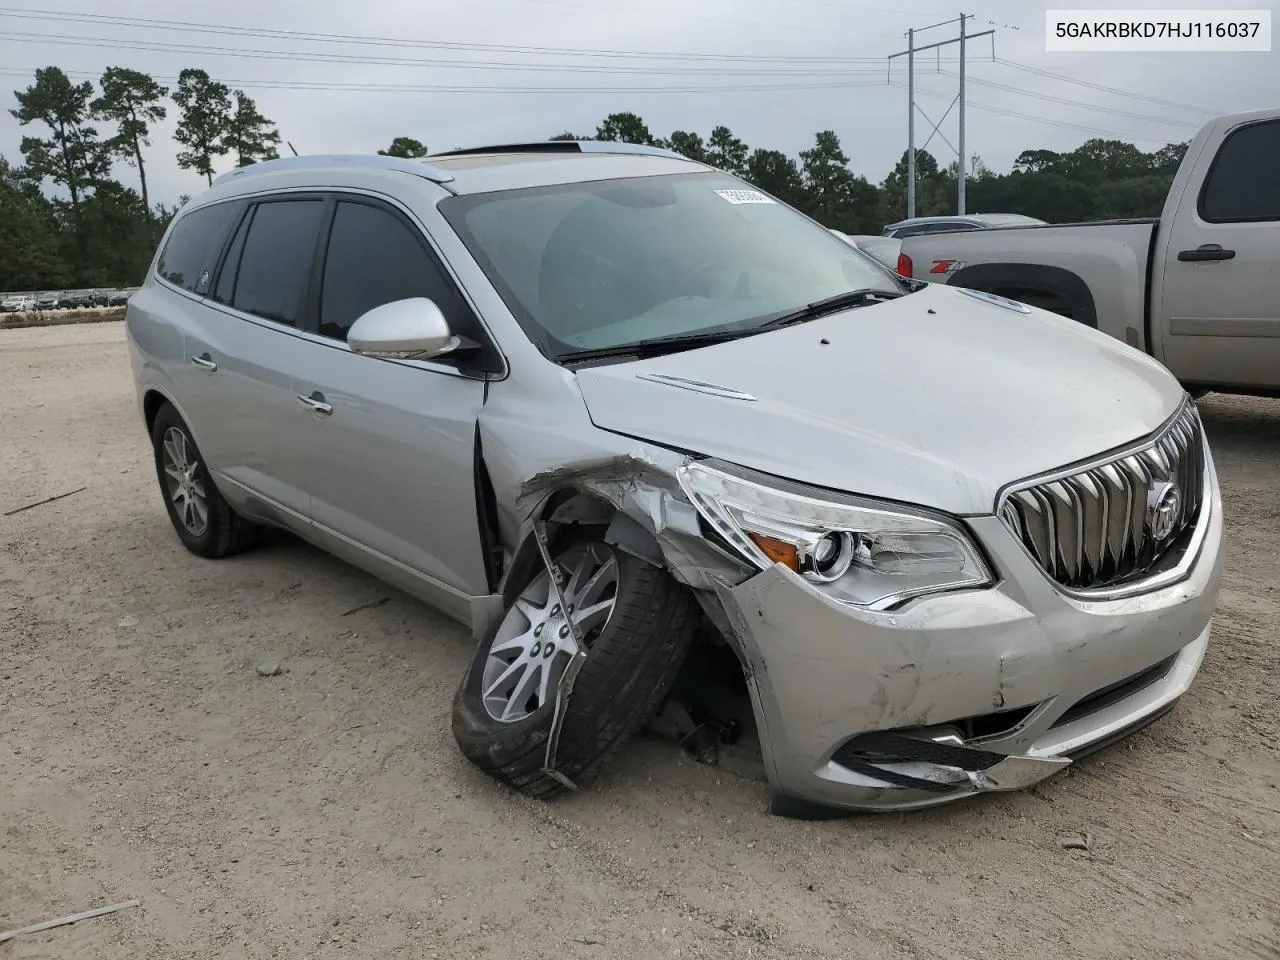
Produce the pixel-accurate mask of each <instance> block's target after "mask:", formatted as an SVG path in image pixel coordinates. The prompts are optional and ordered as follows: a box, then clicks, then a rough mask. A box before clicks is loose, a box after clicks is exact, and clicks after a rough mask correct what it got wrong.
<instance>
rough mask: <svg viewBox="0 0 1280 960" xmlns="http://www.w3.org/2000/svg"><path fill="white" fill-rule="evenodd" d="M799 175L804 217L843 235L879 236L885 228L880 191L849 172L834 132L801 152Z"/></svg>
mask: <svg viewBox="0 0 1280 960" xmlns="http://www.w3.org/2000/svg"><path fill="white" fill-rule="evenodd" d="M800 171H801V173H802V175H803V177H804V204H803V206H802V207H801V209H802V210H804V212H805V213H807V214H809V216H811V217H813V219H815V220H817V221H818V222H819V223H821V224H822V225H823V226H826V227H830V228H832V229H834V230H840V231H842V232H844V233H879V232H880V229H881V227H883V225H884V219H883V207H884V205H883V202H882V197H881V193H880V190H879V189H878V188H877V187H875V186H874V185H873V184H871V183H869V182H867V179H866V177H860V176H855V175H854V173H853V171H851V170H850V169H849V157H848V156H847V155H846V154H845V152H844V150H843V149H841V147H840V138H839V137H837V136H836V134H835V132H834V131H832V130H823V131H821V132H819V133H818V134H817V135H816V136H815V137H814V142H813V146H812V147H810V148H809V149H808V150H801V151H800Z"/></svg>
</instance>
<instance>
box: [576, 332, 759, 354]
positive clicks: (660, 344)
mask: <svg viewBox="0 0 1280 960" xmlns="http://www.w3.org/2000/svg"><path fill="white" fill-rule="evenodd" d="M759 329H760V328H759V327H751V328H749V329H747V330H717V331H716V332H714V333H683V334H679V335H677V336H673V337H652V338H650V339H648V340H635V341H632V342H631V343H620V344H618V345H617V346H612V347H597V348H596V349H594V350H573V351H570V352H569V353H562V354H560V355H559V356H558V357H557V358H556V359H558V360H600V359H604V358H606V357H656V356H660V355H661V354H664V353H675V352H677V351H679V350H692V349H695V348H697V347H705V346H710V345H711V344H714V343H726V342H728V341H730V340H737V339H739V338H741V337H749V336H751V335H752V334H753V333H755V332H756V331H758V330H759Z"/></svg>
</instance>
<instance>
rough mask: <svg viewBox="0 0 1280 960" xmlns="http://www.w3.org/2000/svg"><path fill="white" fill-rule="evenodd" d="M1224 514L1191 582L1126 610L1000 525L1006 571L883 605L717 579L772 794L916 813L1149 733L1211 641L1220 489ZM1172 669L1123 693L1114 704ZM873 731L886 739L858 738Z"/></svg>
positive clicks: (785, 575)
mask: <svg viewBox="0 0 1280 960" xmlns="http://www.w3.org/2000/svg"><path fill="white" fill-rule="evenodd" d="M1215 490H1216V487H1215ZM1211 509H1212V511H1213V513H1212V515H1211V517H1210V521H1209V524H1208V528H1207V530H1206V536H1205V539H1204V543H1203V546H1202V548H1201V554H1200V557H1199V558H1198V560H1197V563H1196V565H1195V567H1194V568H1193V569H1192V571H1191V573H1190V575H1189V576H1188V577H1187V579H1186V580H1184V581H1182V582H1181V583H1178V584H1176V585H1173V586H1170V587H1167V588H1165V589H1162V590H1159V591H1155V592H1153V593H1150V594H1144V595H1140V596H1136V597H1130V598H1126V599H1123V600H1116V601H1109V602H1101V603H1085V602H1081V601H1077V600H1074V599H1072V598H1069V597H1066V596H1064V595H1063V594H1062V593H1061V592H1059V591H1057V590H1056V589H1055V588H1054V586H1053V585H1052V584H1051V583H1049V581H1048V580H1047V579H1046V578H1045V577H1043V575H1041V574H1040V572H1039V571H1038V570H1036V569H1034V568H1032V567H1031V565H1030V564H1029V563H1028V562H1027V561H1026V558H1025V555H1023V554H1021V553H1020V548H1019V547H1018V544H1017V543H1016V541H1014V540H1013V539H1012V537H1010V536H1009V535H1008V534H1007V532H1006V531H1005V530H1004V528H1003V527H1002V526H1001V525H1000V522H999V521H998V520H996V519H995V518H975V519H973V520H971V521H970V525H971V526H972V527H973V528H974V531H975V533H976V534H977V535H978V537H979V539H980V540H981V541H982V542H983V543H984V545H985V546H987V548H988V550H989V551H990V553H991V554H992V559H993V561H994V563H995V566H996V568H997V569H998V570H1000V571H1001V573H1002V575H1003V578H1002V580H1001V582H1000V583H999V584H998V585H997V586H995V587H993V588H990V589H986V590H981V591H966V592H961V593H953V594H939V595H936V596H933V597H928V598H924V599H922V600H919V601H916V602H913V603H911V604H908V605H907V606H905V607H904V608H902V609H901V610H898V611H893V612H886V613H877V612H875V611H868V610H864V609H860V608H857V607H853V606H850V605H847V604H841V603H838V602H836V601H834V600H832V599H830V598H829V597H826V596H825V595H823V594H822V593H821V592H819V591H817V590H815V589H813V588H812V587H810V586H809V585H808V584H806V583H805V582H804V581H803V580H802V579H801V578H800V577H799V576H797V575H796V574H794V573H792V572H791V571H790V570H787V569H785V568H783V567H780V566H775V567H773V568H770V569H769V570H765V571H763V572H761V573H759V574H757V575H755V576H753V577H751V578H750V579H748V580H746V581H745V582H742V583H739V584H737V585H730V584H727V583H721V584H719V585H718V586H717V589H716V596H717V598H718V600H719V604H718V605H719V606H720V607H721V608H722V609H723V614H724V617H725V619H726V621H727V623H728V624H729V627H730V630H731V633H732V637H733V639H734V642H735V643H736V645H737V646H738V649H739V654H740V656H741V657H742V659H743V660H744V662H745V663H746V665H747V683H748V689H749V690H750V693H751V697H752V706H753V710H754V713H755V715H756V722H757V726H758V728H759V732H760V740H761V744H762V751H763V753H764V760H765V767H766V771H767V773H768V776H769V779H770V781H771V784H772V786H773V788H774V790H775V791H776V792H777V794H779V795H782V796H785V797H788V798H792V799H794V800H798V801H804V802H807V803H810V804H817V805H821V806H827V807H835V808H840V809H845V810H858V811H863V810H865V811H876V810H908V809H916V808H921V807H927V806H933V805H936V804H938V803H943V802H948V801H950V800H955V799H959V798H960V797H962V796H967V795H972V794H974V793H979V792H986V791H990V790H1016V789H1021V788H1025V787H1027V786H1029V785H1031V784H1034V783H1036V782H1038V781H1040V780H1043V779H1045V778H1047V777H1049V776H1052V775H1053V774H1055V773H1057V772H1059V771H1060V770H1062V769H1063V768H1064V767H1066V766H1067V765H1068V763H1069V762H1070V760H1069V758H1070V757H1073V756H1078V755H1081V754H1083V753H1085V752H1088V751H1090V750H1091V749H1093V748H1096V747H1097V746H1098V745H1099V744H1102V743H1104V742H1111V741H1113V740H1115V739H1118V738H1119V737H1121V736H1124V735H1127V734H1128V733H1132V732H1134V731H1135V730H1137V729H1139V728H1141V727H1142V726H1145V725H1146V724H1147V723H1149V722H1151V721H1152V720H1154V719H1155V718H1157V717H1158V716H1159V715H1161V714H1162V713H1164V712H1166V711H1167V710H1168V709H1169V708H1170V707H1171V706H1172V705H1173V704H1174V703H1175V702H1176V701H1177V700H1178V699H1179V698H1180V697H1181V696H1182V694H1183V693H1185V692H1186V690H1187V689H1188V688H1189V686H1190V684H1191V682H1192V680H1193V679H1194V677H1195V675H1196V673H1197V671H1198V670H1199V667H1200V663H1201V661H1202V659H1203V657H1204V653H1205V650H1206V648H1207V645H1208V642H1209V635H1210V621H1211V617H1212V613H1213V608H1214V606H1215V604H1216V600H1217V594H1218V589H1219V585H1220V582H1221V576H1222V566H1223V559H1224V557H1223V553H1222V550H1221V541H1222V517H1221V506H1220V501H1218V500H1217V498H1216V495H1215V502H1214V503H1213V504H1212V507H1211ZM1163 662H1167V667H1166V668H1165V669H1164V670H1163V672H1160V671H1159V670H1156V671H1155V673H1156V674H1157V676H1155V677H1147V678H1146V680H1145V681H1144V682H1143V683H1141V684H1135V685H1134V686H1133V688H1132V689H1131V691H1129V692H1126V695H1125V696H1123V697H1121V698H1119V699H1116V698H1114V697H1110V696H1104V695H1100V694H1101V693H1103V692H1105V691H1106V690H1107V688H1108V687H1111V686H1113V685H1115V684H1116V683H1117V682H1118V681H1121V680H1122V679H1123V678H1133V677H1141V676H1142V675H1143V674H1144V671H1152V670H1153V668H1156V667H1157V666H1158V665H1161V664H1162V663H1163ZM1077 704H1086V705H1087V706H1088V707H1089V709H1088V710H1087V711H1084V712H1081V711H1075V712H1074V713H1073V712H1072V708H1073V707H1075V706H1076V705H1077ZM1015 709H1021V710H1022V713H1021V714H1018V716H1019V719H1018V720H1017V722H1016V723H1015V724H1014V725H1013V726H1012V728H1011V729H1008V730H1003V731H1000V732H998V733H997V734H995V735H992V736H987V737H982V738H981V739H979V740H977V741H976V742H969V743H966V742H965V741H964V740H963V739H962V738H961V737H960V736H959V731H958V730H957V728H956V726H955V723H956V721H957V720H959V719H960V718H967V717H974V716H978V715H983V714H994V713H1000V712H1002V711H1013V710H1015ZM868 733H875V734H880V735H881V737H880V739H878V740H877V739H874V738H873V739H871V740H866V739H862V740H859V737H860V736H862V735H866V734H868ZM886 734H891V735H892V736H893V737H894V738H898V737H901V738H903V739H901V740H899V739H890V740H886V739H884V738H883V735H886ZM907 740H909V741H910V742H904V741H907ZM891 747H892V749H891ZM997 756H998V757H999V759H996V757H997Z"/></svg>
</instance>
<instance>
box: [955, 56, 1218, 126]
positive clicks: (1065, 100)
mask: <svg viewBox="0 0 1280 960" xmlns="http://www.w3.org/2000/svg"><path fill="white" fill-rule="evenodd" d="M938 72H939V73H940V74H941V75H942V76H944V77H955V76H958V75H957V74H954V73H949V72H948V71H946V70H940V71H938ZM969 82H970V83H976V84H978V85H979V86H982V87H991V88H992V89H995V90H1003V91H1006V92H1008V93H1016V94H1018V95H1019V96H1023V97H1033V98H1035V99H1036V100H1048V101H1050V102H1052V103H1061V104H1064V105H1066V106H1068V107H1079V108H1080V109H1081V110H1096V111H1098V112H1099V113H1109V114H1113V115H1114V116H1117V117H1127V118H1128V119H1131V120H1144V121H1146V122H1148V123H1164V124H1169V125H1170V126H1175V127H1192V128H1198V127H1199V126H1200V124H1198V123H1191V122H1189V121H1186V120H1166V119H1163V118H1161V117H1150V116H1148V115H1146V114H1144V113H1131V112H1129V111H1127V110H1117V109H1115V108H1114V107H1103V106H1098V105H1095V104H1089V103H1080V102H1079V101H1077V100H1072V99H1071V98H1070V97H1055V96H1053V95H1052V94H1048V93H1039V92H1037V91H1035V90H1024V89H1023V88H1021V87H1015V86H1011V85H1010V84H1007V83H997V82H996V81H994V80H981V79H978V78H977V77H970V78H969Z"/></svg>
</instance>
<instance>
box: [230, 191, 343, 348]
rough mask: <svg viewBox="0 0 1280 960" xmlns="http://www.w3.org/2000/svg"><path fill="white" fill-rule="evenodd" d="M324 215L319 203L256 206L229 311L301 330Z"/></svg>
mask: <svg viewBox="0 0 1280 960" xmlns="http://www.w3.org/2000/svg"><path fill="white" fill-rule="evenodd" d="M324 213H325V203H324V201H323V200H320V199H306V200H271V201H267V202H264V203H260V204H258V206H257V207H256V208H255V209H254V211H253V219H252V220H251V221H250V223H249V227H248V232H247V233H246V234H245V239H244V247H243V249H242V250H241V251H240V267H239V270H237V271H235V281H234V291H233V292H232V293H231V303H232V306H234V307H235V308H236V309H237V310H243V311H244V312H245V313H252V314H254V315H255V316H259V317H262V318H264V319H266V320H274V321H275V322H276V323H282V324H285V325H287V326H291V327H297V326H300V325H301V319H302V313H303V309H304V306H305V303H306V298H307V288H308V285H309V283H310V279H311V265H312V262H313V261H314V259H315V253H316V242H317V240H318V239H319V237H320V226H321V223H322V222H323V220H324ZM228 266H231V264H230V263H229V264H228ZM219 286H220V287H221V284H220V285H219ZM220 292H221V291H220Z"/></svg>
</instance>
